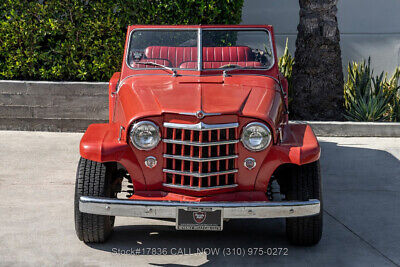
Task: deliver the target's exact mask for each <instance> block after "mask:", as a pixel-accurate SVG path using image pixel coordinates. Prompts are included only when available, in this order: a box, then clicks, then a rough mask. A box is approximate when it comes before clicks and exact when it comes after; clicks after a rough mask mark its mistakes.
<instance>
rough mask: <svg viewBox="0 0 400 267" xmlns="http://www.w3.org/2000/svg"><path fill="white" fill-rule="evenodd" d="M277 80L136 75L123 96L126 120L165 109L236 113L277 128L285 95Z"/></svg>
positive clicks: (179, 111)
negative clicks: (280, 90)
mask: <svg viewBox="0 0 400 267" xmlns="http://www.w3.org/2000/svg"><path fill="white" fill-rule="evenodd" d="M277 90H278V87H277V84H276V82H275V81H274V80H273V79H271V78H268V77H261V76H252V75H246V76H239V75H238V76H232V77H227V78H223V77H221V76H211V77H210V76H209V77H193V76H189V77H188V76H184V77H171V76H167V75H165V76H164V75H163V76H134V77H131V78H128V79H126V80H125V81H124V83H123V85H122V86H121V88H120V90H119V95H120V97H119V99H120V101H121V104H122V108H123V111H124V114H125V116H124V117H125V123H129V122H131V121H132V120H136V119H138V118H140V117H147V116H157V115H161V114H163V113H196V112H197V111H199V110H202V111H203V112H205V113H221V114H236V115H240V116H246V117H254V118H258V119H261V120H264V121H266V122H268V123H270V124H271V126H272V127H273V128H275V124H276V123H277V122H278V121H277V120H278V119H279V118H278V114H280V113H279V112H278V109H279V108H281V98H280V94H279V92H278V91H277Z"/></svg>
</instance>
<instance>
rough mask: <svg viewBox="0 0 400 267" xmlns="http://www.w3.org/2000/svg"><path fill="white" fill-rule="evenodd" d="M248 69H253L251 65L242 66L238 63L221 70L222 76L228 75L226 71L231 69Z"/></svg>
mask: <svg viewBox="0 0 400 267" xmlns="http://www.w3.org/2000/svg"><path fill="white" fill-rule="evenodd" d="M246 69H247V70H248V69H253V67H242V66H239V65H231V66H229V67H228V68H226V69H224V71H223V72H222V76H223V77H229V74H228V71H231V70H246Z"/></svg>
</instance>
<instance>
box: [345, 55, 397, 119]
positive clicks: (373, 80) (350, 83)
mask: <svg viewBox="0 0 400 267" xmlns="http://www.w3.org/2000/svg"><path fill="white" fill-rule="evenodd" d="M370 63H371V61H370V59H368V63H366V62H365V61H363V62H361V63H356V62H353V63H349V65H348V78H347V82H346V83H345V86H344V98H345V108H346V114H344V116H345V117H346V118H347V119H349V120H354V121H387V120H393V119H395V118H394V117H393V112H394V110H396V109H397V108H398V104H399V103H398V98H396V93H397V91H398V89H399V87H398V86H397V80H398V75H399V74H398V72H396V73H395V75H394V76H393V77H392V79H390V80H389V81H388V80H387V74H385V75H384V72H382V73H381V74H380V75H378V76H376V77H374V76H373V71H372V70H371V67H370ZM396 76H397V79H396Z"/></svg>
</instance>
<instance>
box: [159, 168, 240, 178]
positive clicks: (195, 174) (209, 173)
mask: <svg viewBox="0 0 400 267" xmlns="http://www.w3.org/2000/svg"><path fill="white" fill-rule="evenodd" d="M163 172H166V173H172V174H178V175H183V176H192V177H198V178H203V177H209V176H216V175H224V174H231V173H237V172H238V170H237V169H234V170H228V171H220V172H207V173H198V172H186V171H176V170H169V169H163Z"/></svg>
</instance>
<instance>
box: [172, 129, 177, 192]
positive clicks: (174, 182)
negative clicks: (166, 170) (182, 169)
mask: <svg viewBox="0 0 400 267" xmlns="http://www.w3.org/2000/svg"><path fill="white" fill-rule="evenodd" d="M172 139H173V140H175V139H176V129H172ZM172 154H173V155H176V144H172ZM172 168H173V169H174V170H176V159H173V160H172ZM172 184H176V174H172Z"/></svg>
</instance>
